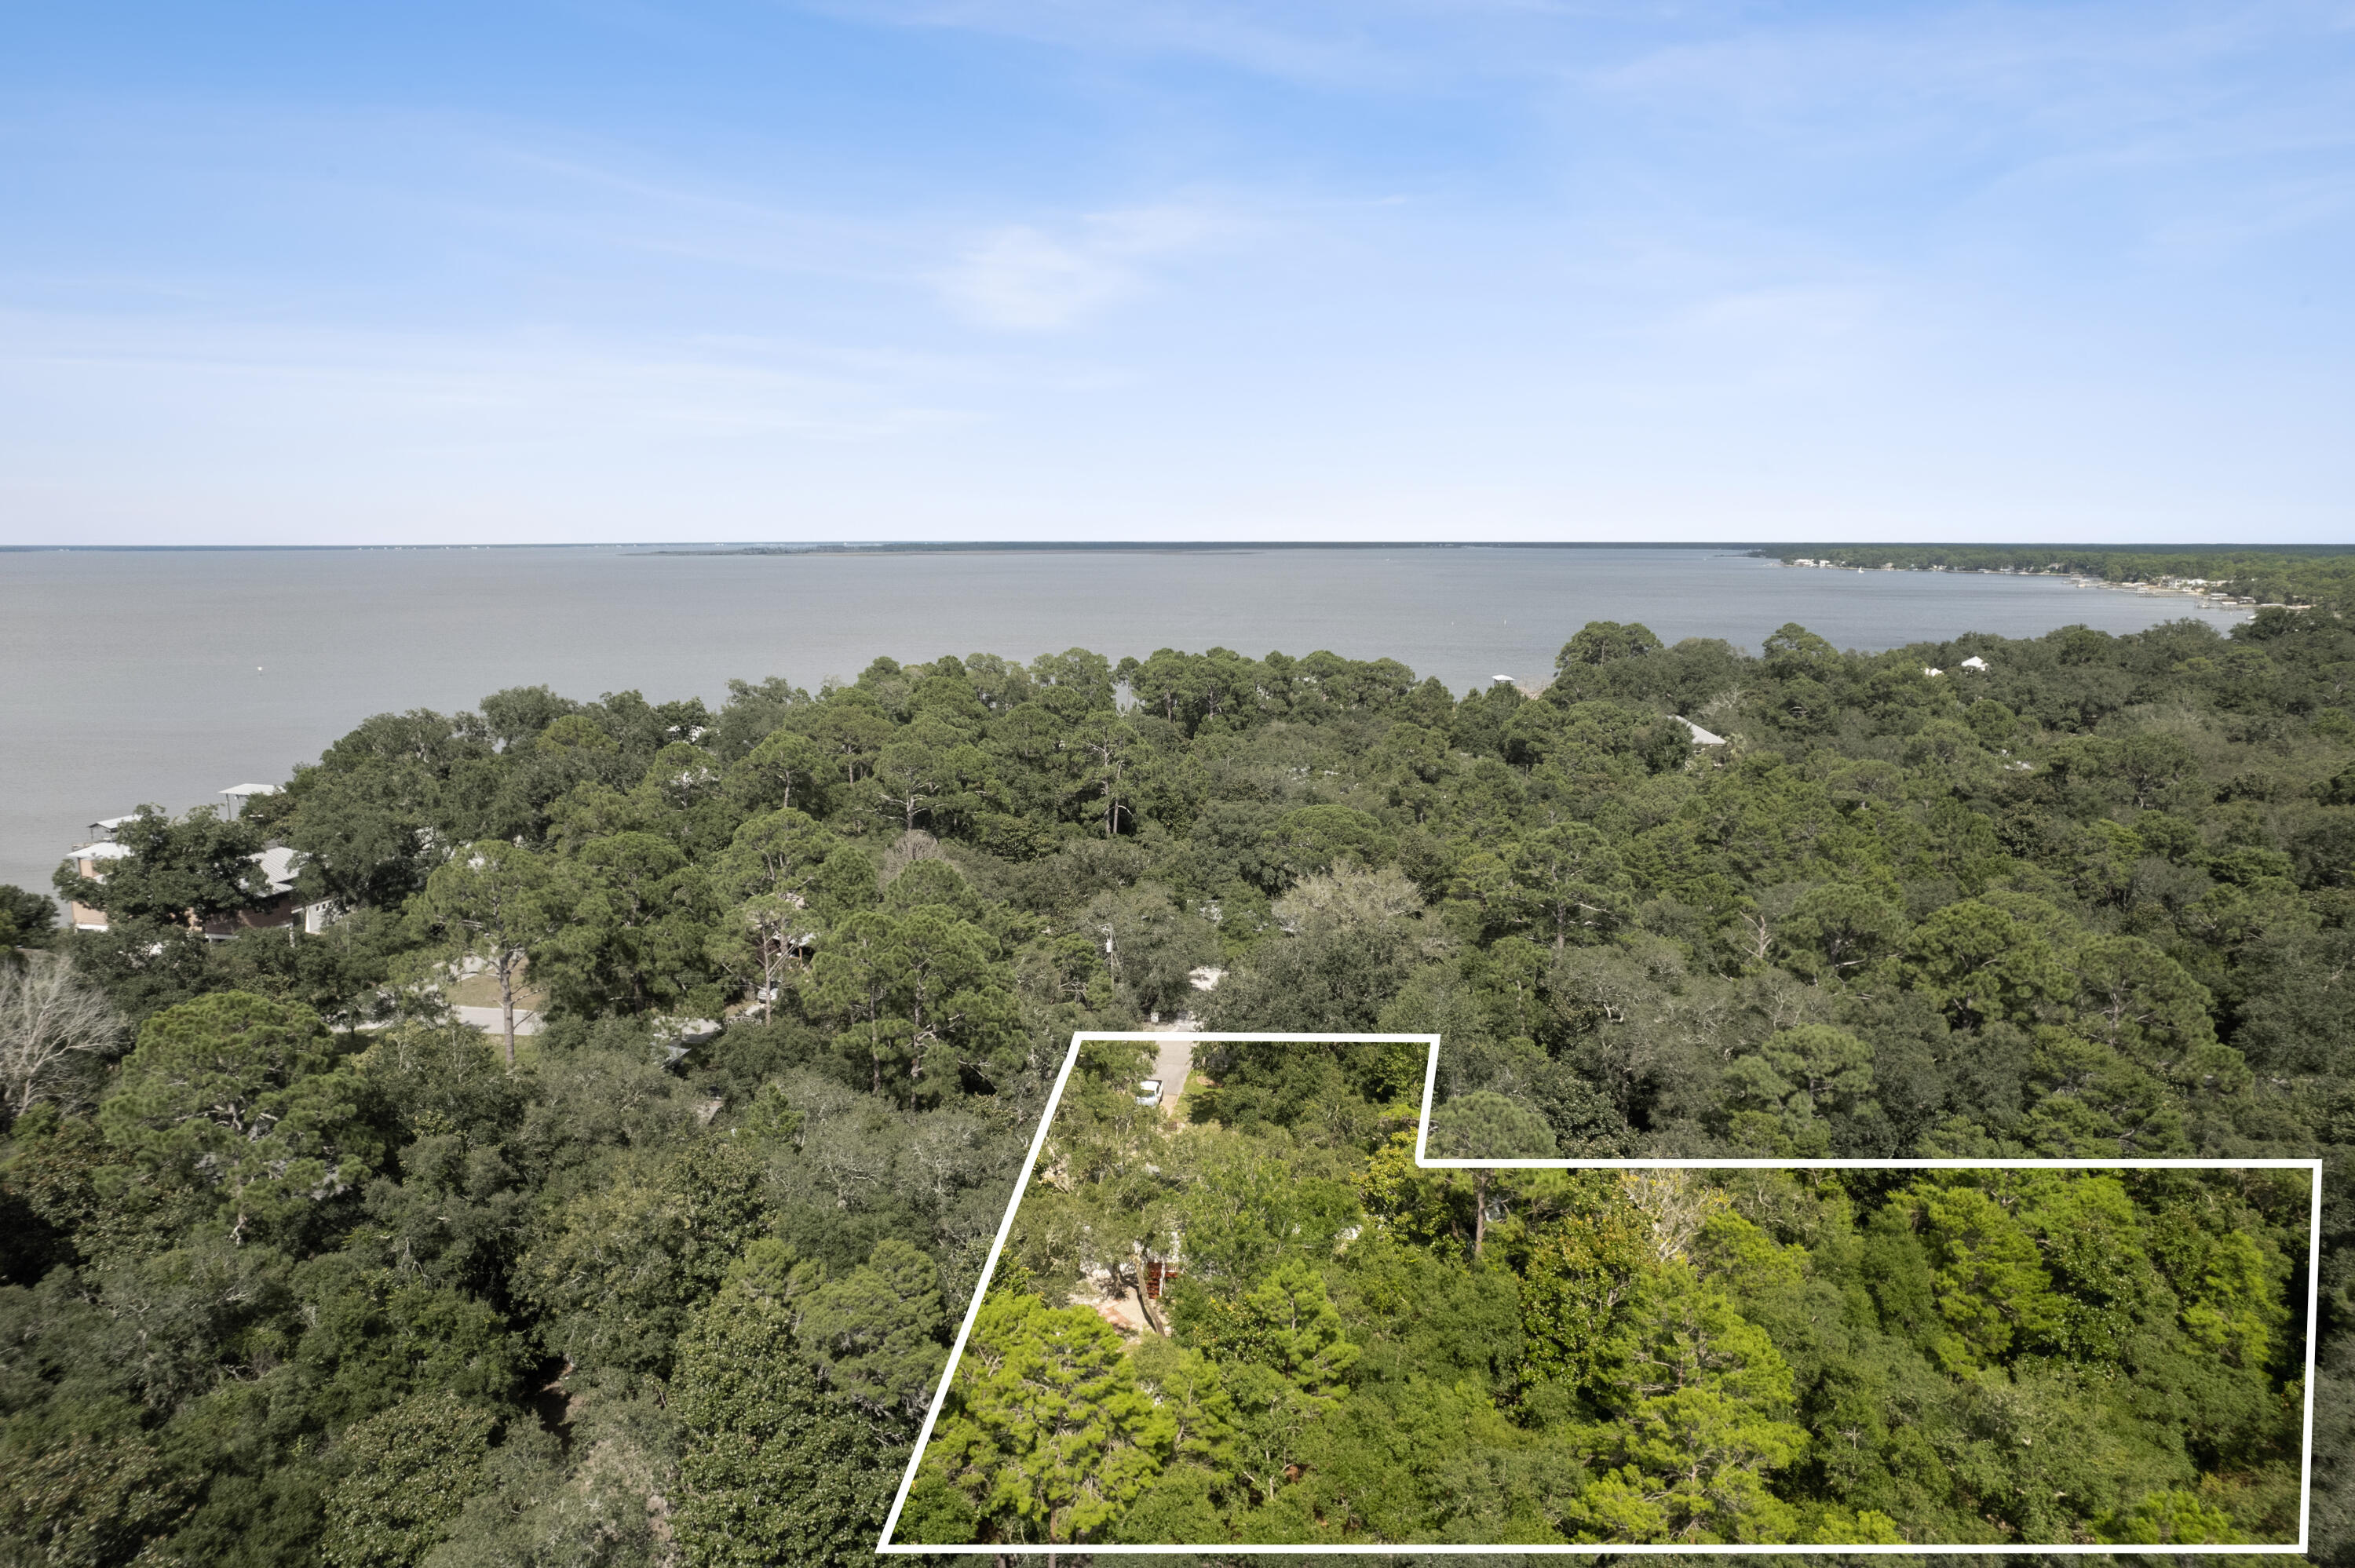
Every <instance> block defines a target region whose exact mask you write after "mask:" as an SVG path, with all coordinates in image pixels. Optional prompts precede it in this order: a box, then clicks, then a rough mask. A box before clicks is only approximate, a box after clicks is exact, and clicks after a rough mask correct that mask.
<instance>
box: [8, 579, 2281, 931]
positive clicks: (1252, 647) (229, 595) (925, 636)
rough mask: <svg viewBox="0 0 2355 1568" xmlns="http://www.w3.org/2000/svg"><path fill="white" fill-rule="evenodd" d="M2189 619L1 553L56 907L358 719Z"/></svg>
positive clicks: (2062, 586)
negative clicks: (1095, 672)
mask: <svg viewBox="0 0 2355 1568" xmlns="http://www.w3.org/2000/svg"><path fill="white" fill-rule="evenodd" d="M2189 615H2199V616H2200V617H2201V618H2202V619H2206V620H2211V621H2212V622H2214V623H2216V624H2217V625H2219V626H2220V627H2221V626H2223V625H2225V624H2228V623H2230V622H2231V621H2232V620H2237V619H2239V617H2238V616H2237V615H2235V614H2231V613H2227V612H2222V611H2201V610H2197V609H2194V608H2193V607H2192V606H2191V604H2190V601H2188V600H2186V599H2176V598H2147V597H2140V596H2137V595H2134V594H2130V593H2120V592H2114V591H2105V590H2096V589H2087V588H2072V587H2071V586H2070V585H2069V584H2067V583H2066V582H2062V581H2057V580H2051V579H2037V578H2030V577H1979V576H1953V575H1947V574H1930V573H1919V572H1870V573H1860V574H1859V573H1853V572H1829V571H1817V570H1806V569H1793V568H1786V567H1781V566H1779V565H1777V564H1775V563H1774V562H1771V561H1763V560H1757V559H1753V558H1750V557H1747V556H1740V555H1737V554H1732V553H1727V552H1712V551H1707V550H1698V549H1642V548H1625V547H1594V548H1580V549H1513V548H1486V547H1482V548H1411V547H1406V548H1398V549H1391V550H1306V549H1288V550H1287V549H1277V550H1264V551H1248V550H1236V551H1232V552H1225V551H1221V552H1217V553H1209V552H1172V553H1167V554H1159V553H1156V554H1135V553H1096V552H1087V551H1072V552H1071V553H1068V554H1065V553H1053V554H1048V553H1038V552H1021V553H975V554H954V555H949V554H943V555H925V554H891V555H882V554H876V555H824V556H815V555H800V556H710V555H707V556H692V555H656V554H650V553H646V552H644V551H632V550H626V549H620V548H610V547H596V548H591V547H581V548H562V549H479V550H477V549H448V550H236V551H225V550H224V551H214V550H173V551H142V552H97V551H56V552H14V553H0V673H5V679H0V882H12V883H15V884H16V885H19V886H23V887H31V888H38V889H42V890H45V891H46V890H47V888H48V878H49V873H50V872H51V870H52V869H54V868H55V866H56V865H57V863H58V861H59V857H60V856H61V855H62V854H63V853H64V852H65V850H66V849H67V848H68V847H69V845H71V844H73V843H76V842H80V837H81V836H82V829H83V827H84V825H85V824H87V823H89V822H91V821H94V820H96V819H98V818H100V817H111V816H114V815H116V814H118V813H121V812H123V811H128V810H132V809H133V808H134V807H136V806H138V805H140V804H141V803H143V802H150V801H152V802H154V803H155V804H157V805H161V806H164V807H165V808H167V809H171V810H180V809H183V808H186V807H188V806H193V805H198V804H206V803H217V802H218V790H220V789H223V788H225V787H227V786H229V785H232V784H238V783H243V782H247V781H254V782H261V783H270V782H276V781H280V780H282V779H285V778H286V776H287V775H288V773H289V772H290V771H291V770H292V768H293V765H294V764H295V763H297V762H299V761H307V760H310V759H313V758H316V757H317V756H318V754H319V752H320V750H321V748H322V747H325V746H326V744H327V743H328V742H330V741H332V740H333V739H335V737H336V736H338V735H341V734H342V733H344V732H345V731H346V730H347V729H349V728H350V727H351V726H352V725H353V724H354V723H355V722H357V720H359V719H361V718H363V717H365V716H366V715H369V714H371V713H378V712H381V711H384V710H386V709H398V708H414V707H431V708H438V709H442V710H450V709H456V708H463V707H468V706H471V705H474V703H475V702H476V701H478V700H479V699H480V698H481V697H482V696H484V695H485V694H487V693H490V692H494V691H496V690H498V689H499V688H501V687H503V686H513V685H531V684H538V683H546V684H548V685H550V686H553V687H555V688H556V689H557V690H558V691H559V692H562V693H564V694H567V695H570V696H576V697H594V696H596V695H598V694H600V693H603V692H609V691H621V690H625V689H629V688H635V689H637V690H639V691H642V692H644V693H645V694H646V695H647V696H648V697H649V698H652V699H654V700H656V701H662V700H666V699H670V698H675V697H685V696H689V695H699V696H702V697H703V698H705V699H706V700H707V701H709V702H713V703H714V704H716V703H717V702H718V701H719V699H720V698H722V697H723V696H724V695H725V694H726V683H727V681H728V679H729V678H730V676H743V677H746V678H748V679H759V678H761V677H762V676H766V675H784V676H786V677H788V678H790V679H791V680H792V681H793V682H794V683H795V684H797V685H804V686H808V687H811V688H813V689H815V687H816V685H817V684H818V683H819V682H820V681H821V680H823V679H825V678H826V676H828V675H835V676H839V677H842V678H844V679H848V678H851V677H853V676H856V675H857V674H858V672H859V671H860V670H862V669H864V668H865V667H866V665H867V664H868V662H869V661H870V660H872V659H873V658H874V657H875V656H876V655H877V654H879V653H888V654H890V655H891V656H892V657H893V658H896V659H899V660H900V661H901V662H913V661H916V660H921V659H928V658H932V657H934V656H936V655H939V654H942V653H957V654H964V653H971V652H991V653H1001V654H1004V655H1006V656H1007V657H1009V658H1021V659H1028V658H1031V657H1034V656H1036V655H1037V654H1039V653H1043V652H1059V651H1060V650H1062V649H1066V648H1071V647H1075V646H1076V647H1084V648H1091V649H1093V650H1095V651H1096V652H1101V653H1105V654H1108V655H1110V656H1112V657H1114V658H1115V659H1117V658H1118V657H1120V656H1121V655H1122V654H1125V653H1134V654H1137V655H1139V656H1140V657H1141V656H1143V655H1145V654H1148V653H1150V652H1153V651H1154V650H1155V649H1156V648H1180V649H1186V650H1200V649H1205V648H1210V647H1217V646H1223V647H1228V648H1232V649H1235V650H1237V651H1238V652H1243V653H1247V654H1252V655H1257V654H1262V653H1265V652H1270V651H1271V650H1281V651H1283V652H1287V653H1295V654H1298V653H1308V652H1315V651H1316V650H1317V649H1320V648H1323V649H1330V650H1332V651H1333V652H1336V653H1340V654H1344V655H1347V656H1348V657H1351V658H1380V657H1385V656H1387V657H1390V658H1394V659H1398V660H1401V661H1402V662H1405V663H1407V664H1409V665H1412V667H1413V668H1414V670H1415V672H1416V673H1418V674H1423V675H1437V676H1438V677H1440V679H1442V680H1443V681H1444V682H1445V683H1447V684H1448V686H1449V687H1451V688H1452V689H1454V690H1456V691H1458V692H1461V691H1463V690H1465V688H1467V687H1470V686H1474V685H1479V684H1485V683H1487V682H1488V681H1489V680H1490V679H1492V678H1493V677H1495V676H1497V675H1510V676H1513V677H1515V678H1516V679H1518V680H1520V681H1523V682H1525V683H1539V682H1542V681H1543V680H1545V679H1546V678H1547V677H1548V676H1549V675H1550V673H1551V671H1552V667H1553V656H1554V653H1555V652H1556V650H1558V649H1559V648H1560V647H1561V644H1562V642H1563V641H1564V640H1565V639H1567V638H1568V637H1569V635H1570V634H1571V633H1572V631H1575V630H1577V629H1578V628H1579V627H1580V626H1581V625H1582V624H1583V623H1585V622H1586V621H1589V620H1640V621H1642V622H1644V623H1645V624H1646V625H1647V626H1649V627H1651V628H1652V630H1655V631H1657V633H1659V635H1660V636H1661V637H1663V638H1665V639H1667V640H1668V641H1672V642H1673V641H1677V640H1678V639H1679V638H1685V637H1722V638H1725V639H1727V640H1728V641H1732V642H1734V643H1736V644H1738V645H1741V646H1742V647H1744V648H1748V649H1751V650H1753V651H1754V650H1755V649H1756V648H1757V646H1758V643H1759V641H1761V640H1762V639H1763V638H1764V637H1765V636H1766V634H1767V633H1769V632H1771V631H1772V630H1774V629H1775V628H1776V627H1778V626H1781V625H1783V624H1784V623H1785V622H1786V621H1797V622H1799V623H1800V624H1802V625H1804V626H1806V627H1807V628H1808V629H1809V630H1813V631H1815V632H1817V633H1818V634H1819V635H1821V636H1824V637H1826V638H1828V639H1829V640H1830V641H1833V642H1835V643H1837V644H1838V645H1840V646H1842V647H1847V648H1863V649H1881V648H1891V647H1896V646H1899V645H1901V644H1903V643H1907V642H1914V641H1925V640H1933V639H1943V638H1946V637H1951V636H1954V635H1956V634H1958V633H1961V632H1964V631H1972V630H1977V631H1991V632H2000V633H2002V634H2004V635H2006V636H2012V637H2021V636H2034V635H2039V634H2041V633H2043V632H2046V631H2050V630H2052V629H2053V628H2055V627H2059V626H2066V625H2069V624H2072V623H2074V622H2083V623H2084V624H2086V625H2090V626H2094V627H2099V628H2101V629H2103V630H2108V631H2131V630H2138V629H2140V628H2142V627H2145V626H2148V625H2151V624H2153V623H2155V622H2157V621H2159V620H2169V619H2175V618H2179V617H2183V616H2189Z"/></svg>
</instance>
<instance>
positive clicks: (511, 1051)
mask: <svg viewBox="0 0 2355 1568" xmlns="http://www.w3.org/2000/svg"><path fill="white" fill-rule="evenodd" d="M499 1011H500V1012H501V1013H502V1014H503V1015H504V1017H505V1019H506V1033H507V1071H508V1072H510V1073H512V1072H514V1071H515V959H514V957H513V956H512V955H502V956H501V958H500V959H499Z"/></svg>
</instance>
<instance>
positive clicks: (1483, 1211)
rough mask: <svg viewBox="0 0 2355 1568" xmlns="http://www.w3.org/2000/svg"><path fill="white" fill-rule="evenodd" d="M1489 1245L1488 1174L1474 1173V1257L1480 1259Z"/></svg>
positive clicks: (1484, 1172) (1483, 1172)
mask: <svg viewBox="0 0 2355 1568" xmlns="http://www.w3.org/2000/svg"><path fill="white" fill-rule="evenodd" d="M1486 1245H1488V1173H1487V1171H1474V1172H1472V1255H1473V1256H1474V1257H1478V1256H1479V1255H1480V1249H1481V1248H1482V1247H1484V1246H1486Z"/></svg>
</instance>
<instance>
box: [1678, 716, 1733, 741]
mask: <svg viewBox="0 0 2355 1568" xmlns="http://www.w3.org/2000/svg"><path fill="white" fill-rule="evenodd" d="M1677 722H1678V724H1680V725H1682V726H1685V727H1686V728H1687V729H1689V730H1690V731H1692V735H1693V744H1694V745H1695V746H1723V745H1724V744H1725V736H1721V735H1711V734H1710V733H1709V731H1707V730H1705V729H1703V728H1701V727H1700V726H1699V725H1697V724H1695V723H1693V721H1692V720H1690V719H1689V718H1687V717H1685V715H1682V714H1678V715H1677Z"/></svg>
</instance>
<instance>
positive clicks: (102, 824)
mask: <svg viewBox="0 0 2355 1568" xmlns="http://www.w3.org/2000/svg"><path fill="white" fill-rule="evenodd" d="M138 814H139V813H138V812H136V811H126V812H125V813H123V815H122V816H120V817H101V818H99V820H98V821H94V822H92V823H91V827H92V828H101V829H104V830H105V831H106V832H110V833H111V832H113V831H114V830H115V829H117V828H119V827H121V826H122V825H123V823H125V822H127V821H131V820H132V819H133V818H134V817H136V816H138Z"/></svg>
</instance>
